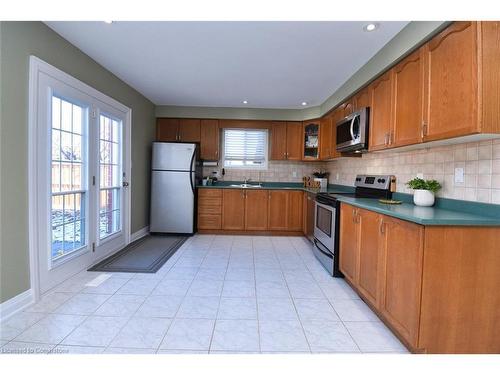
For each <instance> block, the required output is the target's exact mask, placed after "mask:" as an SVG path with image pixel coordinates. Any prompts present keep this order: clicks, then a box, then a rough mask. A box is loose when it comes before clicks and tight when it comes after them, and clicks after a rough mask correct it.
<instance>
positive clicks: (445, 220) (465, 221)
mask: <svg viewBox="0 0 500 375" xmlns="http://www.w3.org/2000/svg"><path fill="white" fill-rule="evenodd" d="M239 183H241V182H235V181H222V182H221V181H218V182H217V183H216V184H215V185H212V186H202V185H199V186H198V187H199V188H203V189H205V188H216V189H241V188H239V187H234V186H229V185H232V184H239ZM250 183H251V184H252V183H254V182H253V181H252V182H250ZM245 189H287V190H302V191H306V192H309V193H314V194H316V193H318V192H319V191H320V190H319V189H309V188H304V187H303V186H302V183H294V182H264V183H262V187H261V188H245ZM327 191H328V192H329V193H333V192H337V191H345V192H353V191H354V188H353V187H351V186H344V185H328V190H327ZM337 198H338V200H339V201H340V202H343V203H347V204H350V205H352V206H355V207H360V208H364V209H367V210H370V211H375V212H378V213H381V214H384V215H388V216H393V217H396V218H398V219H402V220H407V221H411V222H414V223H417V224H421V225H455V226H500V205H496V204H486V203H478V202H469V201H462V200H456V199H445V198H437V199H436V204H435V205H434V206H433V207H418V206H415V205H414V204H413V200H412V196H411V195H409V194H402V193H394V195H393V198H394V199H397V200H401V201H403V203H402V204H399V205H389V204H383V203H380V202H379V201H378V200H377V199H370V198H354V197H348V196H343V195H338V196H337Z"/></svg>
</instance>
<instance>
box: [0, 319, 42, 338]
mask: <svg viewBox="0 0 500 375" xmlns="http://www.w3.org/2000/svg"><path fill="white" fill-rule="evenodd" d="M45 316H46V315H45V314H43V313H38V312H21V313H18V314H15V315H14V316H12V317H10V318H9V319H7V320H6V321H4V322H2V323H1V325H0V339H2V340H7V341H10V340H12V339H13V338H15V337H16V336H18V335H19V334H21V333H22V332H23V331H24V330H26V329H27V328H29V327H31V326H32V325H33V324H35V323H36V322H38V321H39V320H40V319H42V318H43V317H45Z"/></svg>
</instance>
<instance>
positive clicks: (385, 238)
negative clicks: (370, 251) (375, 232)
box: [378, 215, 424, 348]
mask: <svg viewBox="0 0 500 375" xmlns="http://www.w3.org/2000/svg"><path fill="white" fill-rule="evenodd" d="M378 216H380V219H379V221H380V223H381V232H382V236H381V241H380V242H381V250H382V253H383V254H382V261H381V262H379V265H380V267H381V269H382V274H381V279H382V291H381V292H382V297H381V301H380V305H379V309H380V312H381V313H382V315H383V316H384V318H385V319H386V321H388V322H389V324H391V326H392V327H394V328H395V329H396V331H397V332H398V333H399V335H400V336H402V337H403V338H404V339H405V340H406V341H407V342H408V343H409V344H410V345H411V346H412V347H414V348H416V347H417V346H418V328H419V317H420V297H421V284H422V260H423V234H424V227H423V226H422V225H417V224H414V223H410V222H408V221H404V220H398V219H393V218H388V217H385V216H381V215H378Z"/></svg>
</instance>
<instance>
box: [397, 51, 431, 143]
mask: <svg viewBox="0 0 500 375" xmlns="http://www.w3.org/2000/svg"><path fill="white" fill-rule="evenodd" d="M423 58H424V56H423V49H419V50H418V51H416V52H414V53H413V54H411V55H410V56H408V57H407V58H405V59H404V60H403V61H402V62H400V63H399V64H398V65H396V66H395V67H394V69H393V71H394V76H393V77H394V94H393V95H394V103H393V105H394V107H393V118H394V120H393V131H392V141H393V146H404V145H410V144H415V143H419V142H421V141H422V130H423V129H422V126H423V110H424V107H423V103H424V102H423V96H424V63H423Z"/></svg>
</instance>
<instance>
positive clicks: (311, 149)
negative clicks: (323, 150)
mask: <svg viewBox="0 0 500 375" xmlns="http://www.w3.org/2000/svg"><path fill="white" fill-rule="evenodd" d="M319 122H320V121H319V119H315V120H309V121H304V122H303V133H302V136H303V140H304V141H303V144H302V150H303V154H302V160H318V159H319V144H320V141H321V140H320V130H319V127H320V125H319Z"/></svg>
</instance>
